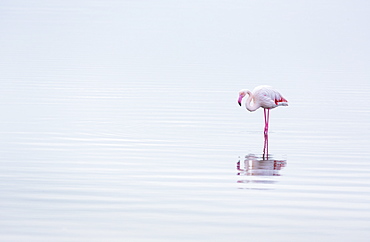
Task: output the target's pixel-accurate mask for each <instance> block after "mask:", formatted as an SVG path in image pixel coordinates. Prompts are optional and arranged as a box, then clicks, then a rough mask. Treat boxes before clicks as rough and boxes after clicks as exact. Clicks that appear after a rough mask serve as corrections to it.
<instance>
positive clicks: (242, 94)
mask: <svg viewBox="0 0 370 242" xmlns="http://www.w3.org/2000/svg"><path fill="white" fill-rule="evenodd" d="M245 95H247V90H244V89H243V90H240V91H239V99H238V103H239V106H241V105H242V99H243V97H245Z"/></svg>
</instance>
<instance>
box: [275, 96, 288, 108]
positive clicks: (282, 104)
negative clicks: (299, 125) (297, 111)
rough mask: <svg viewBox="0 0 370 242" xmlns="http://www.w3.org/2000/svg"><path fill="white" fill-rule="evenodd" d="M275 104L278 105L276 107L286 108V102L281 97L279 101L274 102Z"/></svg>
mask: <svg viewBox="0 0 370 242" xmlns="http://www.w3.org/2000/svg"><path fill="white" fill-rule="evenodd" d="M275 104H276V105H278V106H288V100H286V99H285V98H283V97H281V98H280V99H276V100H275Z"/></svg>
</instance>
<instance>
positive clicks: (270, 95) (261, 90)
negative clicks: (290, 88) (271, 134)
mask: <svg viewBox="0 0 370 242" xmlns="http://www.w3.org/2000/svg"><path fill="white" fill-rule="evenodd" d="M247 94H248V95H249V96H248V98H247V101H246V102H245V106H246V108H247V109H248V111H250V112H253V111H256V110H257V109H258V108H260V107H261V108H263V109H264V110H263V112H264V118H265V131H264V134H265V140H266V139H267V134H268V129H269V118H270V109H272V108H276V107H278V106H288V101H287V100H286V99H285V98H283V96H282V95H281V94H280V93H279V92H278V91H276V90H274V89H273V88H272V87H270V86H265V85H263V86H258V87H256V88H255V89H254V90H253V93H252V92H251V91H249V90H247V89H243V90H240V92H239V99H238V103H239V105H240V106H241V105H242V99H243V97H245V95H247ZM252 100H253V105H252V104H251V102H252Z"/></svg>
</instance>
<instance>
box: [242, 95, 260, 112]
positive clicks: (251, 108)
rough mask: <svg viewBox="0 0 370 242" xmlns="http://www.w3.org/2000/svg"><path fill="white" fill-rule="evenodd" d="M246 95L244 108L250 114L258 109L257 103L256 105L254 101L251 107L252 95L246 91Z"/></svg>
mask: <svg viewBox="0 0 370 242" xmlns="http://www.w3.org/2000/svg"><path fill="white" fill-rule="evenodd" d="M247 94H248V95H249V96H248V98H247V101H246V102H245V106H246V107H247V109H248V111H250V112H253V111H256V110H257V109H258V108H259V107H260V105H259V103H256V102H255V100H253V105H251V102H252V99H253V94H252V93H251V92H250V91H247Z"/></svg>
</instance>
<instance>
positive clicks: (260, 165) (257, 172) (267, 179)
mask: <svg viewBox="0 0 370 242" xmlns="http://www.w3.org/2000/svg"><path fill="white" fill-rule="evenodd" d="M285 166H286V160H276V159H274V158H273V157H272V155H271V154H268V136H267V135H265V145H264V149H263V155H262V157H258V156H256V155H254V154H249V155H246V156H245V158H244V161H241V159H239V161H238V162H237V163H236V168H237V170H238V171H239V172H238V173H237V175H238V176H244V179H240V180H238V183H249V184H259V185H261V184H263V185H269V184H273V183H275V182H276V181H275V180H274V179H271V178H272V177H274V176H280V173H279V172H280V170H281V169H283V167H285ZM251 189H259V190H260V189H267V188H266V187H255V188H251Z"/></svg>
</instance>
